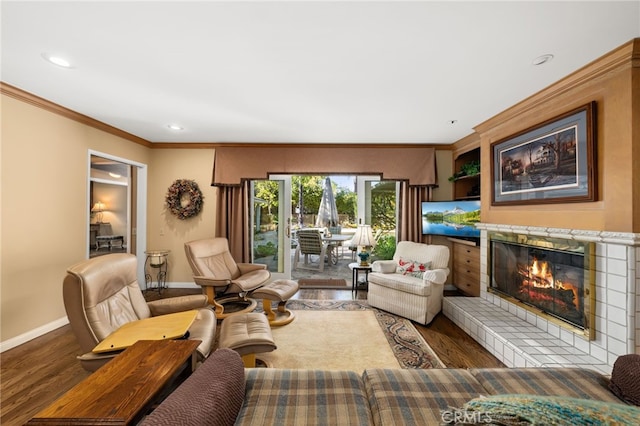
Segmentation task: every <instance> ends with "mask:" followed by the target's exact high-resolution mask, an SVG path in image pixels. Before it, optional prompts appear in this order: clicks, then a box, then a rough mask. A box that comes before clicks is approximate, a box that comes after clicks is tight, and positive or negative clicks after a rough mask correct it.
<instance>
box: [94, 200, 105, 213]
mask: <svg viewBox="0 0 640 426" xmlns="http://www.w3.org/2000/svg"><path fill="white" fill-rule="evenodd" d="M91 211H92V212H96V213H100V212H102V211H104V203H102V202H100V201H98V202H97V203H95V204H94V205H93V207H92V208H91Z"/></svg>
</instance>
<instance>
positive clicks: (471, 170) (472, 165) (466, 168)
mask: <svg viewBox="0 0 640 426" xmlns="http://www.w3.org/2000/svg"><path fill="white" fill-rule="evenodd" d="M460 170H461V171H462V172H464V174H465V175H466V176H475V175H477V174H478V173H480V161H478V160H475V161H470V162H468V163H465V164H463V165H462V167H460Z"/></svg>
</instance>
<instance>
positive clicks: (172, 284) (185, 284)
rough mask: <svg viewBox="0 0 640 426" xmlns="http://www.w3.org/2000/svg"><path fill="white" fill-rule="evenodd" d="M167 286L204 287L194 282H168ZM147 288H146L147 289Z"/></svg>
mask: <svg viewBox="0 0 640 426" xmlns="http://www.w3.org/2000/svg"><path fill="white" fill-rule="evenodd" d="M166 286H167V287H166V288H202V287H200V286H199V285H198V284H196V283H194V282H168V283H166ZM155 288H156V287H151V288H149V289H148V290H153V289H155ZM145 290H146V289H145Z"/></svg>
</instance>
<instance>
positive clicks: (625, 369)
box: [609, 354, 640, 406]
mask: <svg viewBox="0 0 640 426" xmlns="http://www.w3.org/2000/svg"><path fill="white" fill-rule="evenodd" d="M609 389H611V392H613V393H614V394H615V396H617V397H618V398H620V399H622V400H623V401H626V402H628V403H630V404H634V405H638V406H640V355H637V354H629V355H622V356H619V357H618V359H616V362H614V363H613V370H611V380H610V381H609Z"/></svg>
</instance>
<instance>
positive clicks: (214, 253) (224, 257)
mask: <svg viewBox="0 0 640 426" xmlns="http://www.w3.org/2000/svg"><path fill="white" fill-rule="evenodd" d="M184 250H185V254H186V256H187V260H188V261H189V265H190V266H191V270H192V272H193V280H194V281H195V283H196V284H198V285H200V286H202V291H203V293H204V294H206V295H207V298H208V300H209V303H210V304H211V305H212V306H213V307H214V308H215V311H216V317H217V318H219V319H224V318H226V317H227V316H229V315H236V314H241V313H247V312H251V311H253V310H254V309H255V308H256V306H257V302H256V301H255V300H254V299H251V298H250V297H248V295H249V294H250V292H252V291H253V290H256V289H257V288H260V287H262V286H264V285H265V284H267V282H268V281H269V280H270V278H271V272H269V271H268V270H267V265H263V264H257V263H236V261H235V260H234V259H233V257H232V256H231V252H230V251H229V241H228V240H227V239H226V238H220V237H218V238H205V239H201V240H195V241H189V242H187V243H185V244H184ZM225 303H234V304H241V305H244V309H239V310H235V311H233V312H225V309H224V304H225Z"/></svg>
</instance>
